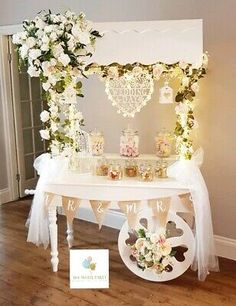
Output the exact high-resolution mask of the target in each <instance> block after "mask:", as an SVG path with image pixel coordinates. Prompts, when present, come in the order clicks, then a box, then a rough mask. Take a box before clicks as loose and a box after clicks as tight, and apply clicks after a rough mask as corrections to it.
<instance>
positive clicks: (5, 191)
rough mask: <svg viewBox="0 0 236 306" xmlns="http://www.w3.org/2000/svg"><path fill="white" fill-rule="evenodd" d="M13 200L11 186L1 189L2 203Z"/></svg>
mask: <svg viewBox="0 0 236 306" xmlns="http://www.w3.org/2000/svg"><path fill="white" fill-rule="evenodd" d="M10 201H11V193H10V190H9V188H5V189H1V190H0V205H1V204H4V203H7V202H10Z"/></svg>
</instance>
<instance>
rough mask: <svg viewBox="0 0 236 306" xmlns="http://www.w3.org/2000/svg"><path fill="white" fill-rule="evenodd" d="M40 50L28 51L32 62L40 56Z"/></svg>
mask: <svg viewBox="0 0 236 306" xmlns="http://www.w3.org/2000/svg"><path fill="white" fill-rule="evenodd" d="M41 54H42V53H41V50H39V49H31V50H29V57H30V58H31V59H32V60H35V59H36V58H38V57H39V56H40V55H41Z"/></svg>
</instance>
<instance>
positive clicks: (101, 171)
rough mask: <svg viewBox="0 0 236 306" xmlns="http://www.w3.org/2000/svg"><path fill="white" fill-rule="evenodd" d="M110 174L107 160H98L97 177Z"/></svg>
mask: <svg viewBox="0 0 236 306" xmlns="http://www.w3.org/2000/svg"><path fill="white" fill-rule="evenodd" d="M107 174H108V163H107V160H106V158H105V157H104V158H101V159H98V160H97V162H96V167H95V175H98V176H107Z"/></svg>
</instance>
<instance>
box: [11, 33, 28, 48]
mask: <svg viewBox="0 0 236 306" xmlns="http://www.w3.org/2000/svg"><path fill="white" fill-rule="evenodd" d="M26 38H27V34H26V32H25V31H23V32H19V33H16V34H14V35H13V37H12V42H13V44H16V45H20V44H22V42H23V40H25V39H26Z"/></svg>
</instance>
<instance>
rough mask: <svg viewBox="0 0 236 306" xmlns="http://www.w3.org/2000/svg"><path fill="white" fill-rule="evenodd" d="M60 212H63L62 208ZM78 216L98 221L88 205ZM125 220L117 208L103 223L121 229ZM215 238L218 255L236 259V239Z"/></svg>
mask: <svg viewBox="0 0 236 306" xmlns="http://www.w3.org/2000/svg"><path fill="white" fill-rule="evenodd" d="M60 213H62V211H61V210H60ZM76 218H78V219H81V220H85V221H88V222H92V223H97V221H96V219H95V216H94V213H93V211H92V209H91V208H88V207H80V209H79V211H78V212H77V215H76ZM125 220H126V218H125V216H124V214H123V213H122V212H120V211H117V210H109V211H108V212H107V213H106V215H105V218H104V222H103V225H105V226H108V227H111V228H115V229H121V227H122V225H123V223H124V222H125ZM214 238H215V247H216V255H217V256H220V257H224V258H228V259H232V260H236V240H235V239H231V238H227V237H223V236H219V235H214Z"/></svg>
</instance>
